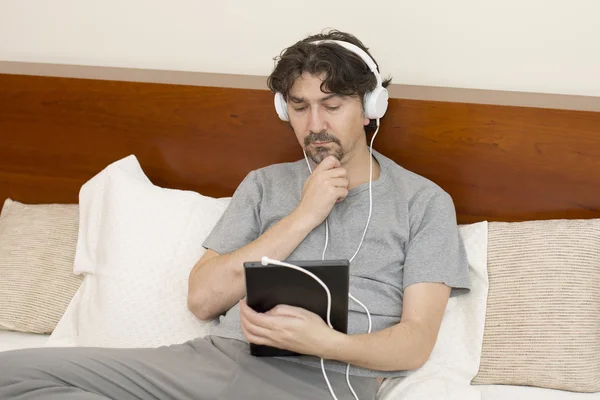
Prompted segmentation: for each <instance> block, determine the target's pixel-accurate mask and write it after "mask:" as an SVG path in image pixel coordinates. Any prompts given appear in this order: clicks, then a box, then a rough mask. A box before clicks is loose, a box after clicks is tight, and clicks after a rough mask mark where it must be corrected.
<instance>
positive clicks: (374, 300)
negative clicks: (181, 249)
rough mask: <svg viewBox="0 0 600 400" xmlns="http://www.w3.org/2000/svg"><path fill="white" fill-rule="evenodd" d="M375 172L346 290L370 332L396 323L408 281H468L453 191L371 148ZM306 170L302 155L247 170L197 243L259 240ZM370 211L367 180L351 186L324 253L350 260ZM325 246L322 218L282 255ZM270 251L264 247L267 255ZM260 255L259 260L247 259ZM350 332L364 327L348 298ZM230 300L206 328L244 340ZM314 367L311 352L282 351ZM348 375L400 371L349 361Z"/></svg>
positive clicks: (311, 252)
mask: <svg viewBox="0 0 600 400" xmlns="http://www.w3.org/2000/svg"><path fill="white" fill-rule="evenodd" d="M373 156H374V157H375V159H376V160H377V161H378V162H379V164H380V167H381V173H380V176H379V178H378V179H377V180H376V181H374V182H373V183H372V195H373V212H372V216H371V221H370V223H369V228H368V231H367V234H366V236H365V239H364V241H363V244H362V246H361V248H360V252H359V253H358V255H357V256H356V257H355V259H354V260H353V261H352V263H351V265H350V293H352V295H353V296H354V297H356V298H357V299H358V300H360V301H361V302H362V303H363V304H364V305H365V306H366V307H367V308H368V309H369V312H370V313H371V318H372V324H373V326H372V331H373V332H375V331H379V330H382V329H385V328H388V327H390V326H392V325H395V324H397V323H398V322H400V316H401V313H402V298H403V293H404V289H406V287H407V286H409V285H411V284H414V283H419V282H443V283H445V284H446V285H448V286H450V287H452V295H456V294H458V293H460V292H466V291H468V290H469V288H470V282H469V275H468V264H467V258H466V253H465V249H464V246H463V243H462V241H461V239H460V236H459V233H458V226H457V223H456V214H455V209H454V204H453V202H452V199H451V197H450V196H449V195H448V194H447V193H446V192H445V191H443V190H442V189H441V188H440V187H439V186H437V185H436V184H434V183H433V182H431V181H430V180H427V179H426V178H423V177H421V176H419V175H417V174H415V173H412V172H410V171H408V170H406V169H404V168H402V167H401V166H399V165H398V164H396V163H395V162H394V161H392V160H391V159H389V158H387V157H385V156H383V155H382V154H380V153H378V152H376V151H375V150H374V151H373ZM309 174H310V172H309V171H308V167H307V165H306V162H305V161H304V160H300V161H297V162H293V163H284V164H276V165H272V166H269V167H265V168H261V169H259V170H256V171H252V172H250V173H249V174H248V175H247V176H246V178H245V179H244V181H243V182H242V183H241V184H240V186H239V187H238V189H237V190H236V192H235V193H234V195H233V198H232V199H231V203H230V205H229V207H228V208H227V210H226V211H225V212H224V214H223V216H222V217H221V219H220V220H219V222H218V223H217V224H216V226H215V228H214V229H213V231H212V232H211V234H210V235H209V237H208V238H207V239H206V241H205V242H204V244H203V246H204V247H206V248H209V249H212V250H214V251H216V252H217V253H220V254H225V253H230V252H232V251H234V250H237V249H239V248H240V247H243V246H245V245H247V244H248V243H250V242H252V241H254V240H255V239H257V238H258V237H259V236H260V235H261V234H262V233H264V232H265V231H266V230H268V229H269V228H270V227H271V226H272V225H274V224H275V223H277V222H278V221H279V220H281V219H282V218H283V217H285V216H287V215H289V214H290V213H291V212H292V211H293V210H294V209H295V208H296V206H297V205H298V203H299V202H300V199H301V197H302V188H303V185H304V182H305V180H306V178H307V177H308V176H309ZM368 215H369V184H368V183H365V184H363V185H360V186H358V187H356V188H354V189H351V190H350V192H349V194H348V197H347V198H346V199H345V200H344V201H343V202H340V203H337V204H336V205H335V206H334V208H333V210H332V212H331V214H330V215H329V218H328V221H329V244H328V246H327V252H326V254H325V258H326V259H350V258H351V257H352V255H353V254H354V253H355V251H356V249H357V247H358V245H359V242H360V239H361V237H362V233H363V230H364V228H365V224H366V222H367V217H368ZM324 245H325V223H322V224H321V225H320V226H318V227H317V228H315V229H314V230H313V231H312V232H311V233H310V234H309V235H308V236H307V237H306V238H305V239H304V241H303V242H302V243H301V244H300V245H299V246H298V247H297V248H296V250H295V251H294V252H293V253H292V254H291V255H290V256H289V257H288V260H320V259H321V256H322V252H323V247H324ZM265 255H266V256H268V254H265ZM248 261H258V260H248ZM348 307H349V315H348V333H349V334H357V333H366V332H367V329H368V319H367V315H366V313H365V311H364V310H363V309H362V307H360V305H358V304H357V303H355V302H354V301H353V300H349V303H348ZM239 314H240V310H239V305H237V304H236V305H235V306H234V307H233V308H231V309H230V310H229V311H228V312H227V313H226V314H225V315H223V316H221V317H220V318H219V322H218V324H217V325H216V326H214V327H213V329H212V335H215V336H220V337H225V338H231V339H238V340H243V341H247V340H246V338H245V336H244V334H243V333H242V330H241V327H240V315H239ZM282 358H284V359H287V360H290V361H293V362H300V363H304V364H309V365H312V366H315V367H320V360H319V359H318V358H316V357H312V356H298V357H282ZM325 367H326V369H328V370H332V371H336V372H341V373H345V372H346V364H343V363H339V362H337V361H332V360H326V361H325ZM350 373H351V374H352V375H361V376H401V375H404V372H403V371H394V372H383V371H373V370H368V369H363V368H358V367H351V368H350Z"/></svg>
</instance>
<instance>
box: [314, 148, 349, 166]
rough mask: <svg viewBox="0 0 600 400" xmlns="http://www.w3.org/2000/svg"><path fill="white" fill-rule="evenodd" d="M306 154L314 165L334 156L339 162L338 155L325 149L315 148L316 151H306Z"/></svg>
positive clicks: (339, 157)
mask: <svg viewBox="0 0 600 400" xmlns="http://www.w3.org/2000/svg"><path fill="white" fill-rule="evenodd" d="M321 149H323V150H321ZM306 154H307V155H308V157H309V158H310V159H311V160H312V161H313V162H314V163H315V164H320V163H321V161H323V160H324V159H326V158H327V157H329V156H334V157H335V158H337V159H338V160H339V161H340V162H341V156H340V154H338V153H337V152H335V151H329V149H326V148H325V147H321V148H318V147H317V149H316V151H309V150H307V151H306Z"/></svg>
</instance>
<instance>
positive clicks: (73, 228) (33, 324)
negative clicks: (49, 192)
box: [0, 199, 83, 334]
mask: <svg viewBox="0 0 600 400" xmlns="http://www.w3.org/2000/svg"><path fill="white" fill-rule="evenodd" d="M78 221H79V215H78V206H77V205H76V204H66V205H64V204H44V205H26V204H22V203H19V202H16V201H12V200H11V199H7V200H6V201H5V202H4V207H3V208H2V214H0V329H4V330H13V331H20V332H32V333H46V334H47V333H51V332H52V331H53V330H54V327H55V326H56V324H57V323H58V320H59V319H60V318H61V316H62V315H63V313H64V312H65V309H66V308H67V306H68V305H69V302H70V301H71V298H72V297H73V295H74V294H75V292H76V291H77V289H78V288H79V285H80V284H81V280H82V279H83V278H82V277H80V276H76V275H74V274H73V259H74V257H75V247H76V244H77V228H78Z"/></svg>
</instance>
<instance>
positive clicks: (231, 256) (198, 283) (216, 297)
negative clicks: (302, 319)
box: [188, 213, 313, 319]
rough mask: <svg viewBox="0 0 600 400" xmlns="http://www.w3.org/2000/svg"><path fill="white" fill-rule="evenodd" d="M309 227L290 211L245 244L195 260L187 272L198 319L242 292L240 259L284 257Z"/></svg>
mask: <svg viewBox="0 0 600 400" xmlns="http://www.w3.org/2000/svg"><path fill="white" fill-rule="evenodd" d="M312 229H313V227H312V226H311V225H310V224H309V223H307V222H306V220H305V219H304V218H301V217H299V216H297V215H296V214H295V213H292V214H290V215H288V216H287V217H285V218H283V219H282V220H280V221H279V222H278V223H277V224H275V225H273V226H272V227H271V228H270V229H269V230H267V231H266V232H265V233H264V234H262V235H261V236H260V237H259V238H258V239H256V240H255V241H253V242H251V243H249V244H248V245H246V246H244V247H242V248H240V249H238V250H236V251H233V252H231V253H228V254H223V255H220V256H217V257H215V258H212V259H210V260H207V261H206V262H203V263H198V264H197V265H196V266H195V267H194V269H193V270H192V273H191V274H190V280H191V282H190V300H189V301H188V304H190V305H191V307H190V309H191V310H192V311H193V312H194V314H195V315H196V316H197V317H198V318H200V319H211V318H214V317H216V316H218V315H220V314H222V313H224V312H225V311H227V310H229V309H230V308H231V307H232V306H233V305H234V304H235V303H236V302H238V301H239V300H240V299H242V298H243V297H244V296H245V293H246V288H245V281H244V268H243V264H244V262H246V261H252V260H255V261H260V259H261V258H262V257H263V256H268V257H270V258H274V259H280V260H283V259H286V258H287V257H289V255H290V254H291V253H292V252H293V251H294V250H295V249H296V247H298V245H299V244H300V243H301V242H302V240H304V238H305V237H306V236H307V235H308V234H309V233H310V231H311V230H312Z"/></svg>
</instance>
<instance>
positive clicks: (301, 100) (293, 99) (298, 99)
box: [288, 93, 341, 103]
mask: <svg viewBox="0 0 600 400" xmlns="http://www.w3.org/2000/svg"><path fill="white" fill-rule="evenodd" d="M334 97H341V96H340V95H338V94H335V93H331V94H329V95H327V96H325V97H322V98H321V99H319V103H322V102H324V101H327V100H329V99H332V98H334ZM288 98H289V99H290V101H291V102H292V103H304V102H305V100H304V97H296V96H292V95H291V94H290V95H288Z"/></svg>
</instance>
